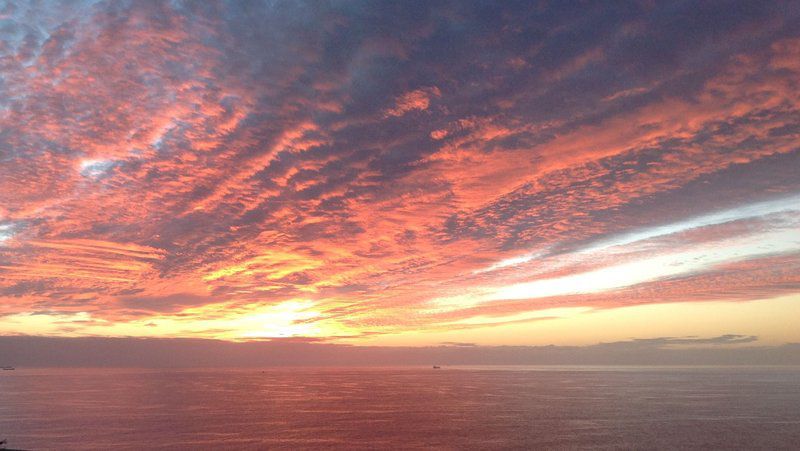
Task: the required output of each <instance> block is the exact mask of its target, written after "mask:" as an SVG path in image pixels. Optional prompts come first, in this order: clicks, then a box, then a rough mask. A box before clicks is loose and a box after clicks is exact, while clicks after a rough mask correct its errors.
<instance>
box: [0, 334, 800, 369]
mask: <svg viewBox="0 0 800 451" xmlns="http://www.w3.org/2000/svg"><path fill="white" fill-rule="evenodd" d="M687 341H688V342H691V343H696V344H697V346H691V347H687V346H683V347H676V346H665V345H667V344H670V343H674V342H680V343H685V342H687ZM754 341H755V339H754V337H745V336H738V335H731V336H722V337H710V338H707V339H703V338H698V339H685V338H684V339H678V338H659V339H653V340H629V341H622V342H615V343H602V344H597V345H590V346H471V345H470V346H464V345H463V344H455V345H450V344H445V345H440V346H429V347H388V346H349V345H336V344H327V343H319V342H318V341H317V340H313V339H312V340H307V339H294V338H289V339H280V340H270V341H251V342H246V343H231V342H225V341H218V340H199V339H153V338H149V339H147V338H145V339H143V338H101V337H85V338H54V337H34V336H3V337H0V359H2V360H3V361H4V362H10V363H12V364H14V365H15V366H17V367H39V366H47V367H140V368H141V367H197V366H202V367H204V368H209V367H224V366H230V367H265V366H298V365H313V366H320V365H323V366H327V365H333V366H349V365H358V366H373V365H381V366H385V365H393V366H397V365H425V366H427V365H431V364H437V365H492V364H503V365H553V364H554V365H797V364H798V362H800V344H796V343H795V344H786V345H781V346H759V345H755V344H753V342H754ZM720 342H722V343H737V344H739V346H720V345H719V343H720Z"/></svg>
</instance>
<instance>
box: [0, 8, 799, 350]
mask: <svg viewBox="0 0 800 451" xmlns="http://www.w3.org/2000/svg"><path fill="white" fill-rule="evenodd" d="M499 4H500V3H498V4H497V5H499ZM403 5H404V2H395V3H383V2H362V3H352V2H350V3H347V2H343V3H339V2H330V3H319V4H316V5H314V6H311V5H308V4H305V3H292V2H287V3H283V2H267V3H264V4H255V3H249V2H237V1H234V2H230V3H215V2H186V3H182V2H161V3H159V2H140V1H133V2H129V3H125V2H94V1H81V2H78V1H76V2H65V3H59V2H55V3H53V4H47V5H45V4H44V3H41V4H40V3H38V2H30V3H29V4H25V3H23V4H20V5H16V6H7V7H3V5H2V3H0V335H20V334H26V335H48V336H101V337H128V336H134V337H185V338H219V339H224V340H233V341H247V340H264V339H293V340H298V341H313V342H317V341H324V342H332V343H346V344H359V345H404V346H418V345H420V346H421V345H436V344H440V343H450V342H458V343H469V344H485V345H504V344H509V345H547V344H560V345H583V344H596V343H599V342H604V341H613V340H627V339H631V338H651V337H667V336H670V337H689V336H692V337H696V336H700V337H714V336H724V335H726V334H739V335H742V336H753V337H758V340H759V343H761V344H775V345H780V344H785V343H793V342H800V327H796V326H795V324H796V323H797V321H800V25H799V24H800V7H799V6H798V3H797V2H794V3H792V2H789V3H783V2H752V3H740V4H738V5H737V7H723V5H719V4H718V5H716V6H715V4H714V2H712V3H709V4H707V5H705V4H704V5H699V4H695V5H684V4H678V3H674V2H666V3H663V4H662V3H655V4H651V3H650V2H642V3H641V4H638V3H634V4H630V5H623V4H622V3H613V2H612V3H602V2H601V3H597V4H594V5H593V6H589V5H587V6H585V9H583V10H576V9H575V8H572V9H569V10H563V9H562V8H561V7H560V6H559V3H558V2H554V3H553V4H552V5H550V6H547V5H546V4H542V5H541V7H538V6H537V7H534V6H533V4H529V3H528V2H521V3H519V4H516V3H515V4H511V3H508V4H506V3H503V7H502V8H500V7H498V6H497V5H495V4H494V3H491V2H490V3H485V4H481V3H475V4H473V3H462V2H455V3H447V2H423V3H421V4H419V5H417V6H415V7H413V8H412V7H403ZM682 8H686V9H687V10H690V11H691V14H689V13H688V12H684V11H683V10H682ZM706 9H707V10H708V11H706ZM698 10H702V11H698ZM676 18H681V19H680V20H678V19H676Z"/></svg>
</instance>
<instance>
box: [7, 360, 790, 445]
mask: <svg viewBox="0 0 800 451" xmlns="http://www.w3.org/2000/svg"><path fill="white" fill-rule="evenodd" d="M3 437H4V438H7V439H8V446H9V447H14V448H25V449H111V448H123V449H141V448H143V447H147V448H164V449H197V448H204V447H206V448H207V447H214V448H216V449H219V448H222V449H239V448H241V449H263V448H286V449H298V448H326V447H327V448H331V447H333V448H350V449H352V448H392V449H396V448H430V447H435V448H504V449H506V448H527V449H531V448H546V449H575V448H608V449H617V448H623V449H633V448H635V449H665V448H669V449H674V448H682V449H686V448H694V449H720V448H725V449H731V448H739V449H799V448H800V369H798V368H655V369H654V368H624V367H580V368H574V367H573V368H553V367H524V368H519V367H517V368H496V367H490V368H466V367H464V368H443V369H441V370H433V369H431V368H380V369H377V368H375V369H372V368H370V369H351V368H341V369H331V368H328V369H308V368H298V369H267V370H263V371H262V370H108V369H85V370H65V369H48V370H43V369H39V370H24V369H22V370H17V371H13V372H12V371H4V372H2V374H0V438H3Z"/></svg>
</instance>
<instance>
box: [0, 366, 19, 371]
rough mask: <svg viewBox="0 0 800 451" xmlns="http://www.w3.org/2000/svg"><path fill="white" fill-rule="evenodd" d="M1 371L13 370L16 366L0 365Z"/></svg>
mask: <svg viewBox="0 0 800 451" xmlns="http://www.w3.org/2000/svg"><path fill="white" fill-rule="evenodd" d="M2 369H3V371H14V370H15V369H16V368H14V367H13V366H4V367H2Z"/></svg>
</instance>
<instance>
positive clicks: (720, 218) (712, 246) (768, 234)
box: [431, 196, 800, 310]
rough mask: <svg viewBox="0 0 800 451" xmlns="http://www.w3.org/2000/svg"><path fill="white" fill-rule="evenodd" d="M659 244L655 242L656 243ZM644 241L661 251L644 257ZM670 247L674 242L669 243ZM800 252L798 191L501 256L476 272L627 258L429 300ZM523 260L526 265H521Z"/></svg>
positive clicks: (571, 288)
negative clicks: (581, 243)
mask: <svg viewBox="0 0 800 451" xmlns="http://www.w3.org/2000/svg"><path fill="white" fill-rule="evenodd" d="M776 215H780V218H781V219H780V220H779V221H778V220H776V221H772V222H769V221H768V222H767V224H768V225H767V227H766V228H764V229H762V230H761V231H759V232H755V233H751V234H747V235H742V236H734V237H730V236H728V235H724V234H721V235H720V238H719V239H713V238H712V239H710V240H708V241H706V242H703V243H698V244H693V245H691V247H688V248H686V247H684V248H683V249H680V250H679V249H675V248H674V247H672V246H673V245H670V244H668V243H662V244H658V243H653V239H657V238H663V237H668V236H670V235H675V234H679V233H682V232H687V231H690V230H692V229H697V228H702V227H714V226H722V225H725V224H728V223H732V222H736V221H742V220H748V219H755V218H764V219H767V218H769V219H776ZM654 244H655V245H654ZM643 246H648V247H647V249H648V250H652V251H653V253H655V252H659V251H660V252H659V254H656V255H653V253H649V255H650V256H647V257H641V256H637V255H636V254H635V253H637V252H639V253H640V252H641V250H642V249H643ZM666 246H670V247H666ZM797 251H800V196H793V197H789V198H784V199H779V200H774V201H769V202H760V203H755V204H751V205H746V206H742V207H738V208H735V209H730V210H725V211H721V212H716V213H711V214H708V215H703V216H699V217H696V218H692V219H689V220H686V221H681V222H676V223H673V224H668V225H663V226H658V227H652V228H649V229H644V230H641V231H638V232H636V233H631V234H625V235H621V236H618V237H615V238H611V239H607V240H604V241H601V242H597V243H595V244H592V245H589V246H588V247H586V248H584V249H580V250H578V251H576V252H572V253H568V254H564V255H560V256H558V257H557V258H556V259H553V258H548V257H545V258H542V259H541V260H540V261H536V260H537V259H538V258H540V257H541V254H539V253H532V254H528V255H523V256H520V257H516V258H512V259H506V260H502V261H500V262H498V263H495V264H493V265H491V266H488V267H487V268H485V269H483V270H479V271H475V272H474V274H477V273H483V272H491V271H494V270H497V269H502V268H505V269H506V270H508V268H509V267H511V266H520V268H518V269H517V270H518V272H520V273H521V272H523V271H524V272H525V274H519V276H520V277H525V276H526V275H527V277H531V276H533V275H535V274H541V273H544V272H550V271H555V270H558V269H563V268H565V267H567V266H570V265H575V264H580V263H591V262H595V261H608V260H609V257H613V258H614V259H622V258H625V256H626V255H627V256H632V257H633V258H631V259H625V261H624V262H623V263H619V264H612V265H609V266H606V267H603V268H599V269H595V270H591V271H585V272H579V273H575V274H570V275H565V276H561V277H554V278H546V279H538V280H532V281H526V282H520V283H514V284H509V285H505V286H483V287H476V288H475V289H474V290H473V291H471V292H470V293H463V294H461V295H458V296H451V297H445V298H437V299H434V300H432V301H431V304H432V305H433V306H435V308H436V309H446V310H450V309H459V308H466V307H470V306H474V305H477V304H481V303H485V302H491V301H498V300H520V299H536V298H545V297H556V296H566V295H574V294H590V293H599V292H604V291H611V290H616V289H620V288H625V287H630V286H634V285H638V284H642V283H647V282H653V281H656V280H663V279H668V278H673V277H682V276H686V275H690V274H695V273H700V272H704V271H708V270H711V269H713V268H714V267H716V266H719V265H721V264H725V263H731V262H736V261H743V260H747V259H751V258H755V257H762V256H767V255H777V254H784V253H791V252H797ZM523 265H524V266H523Z"/></svg>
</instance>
